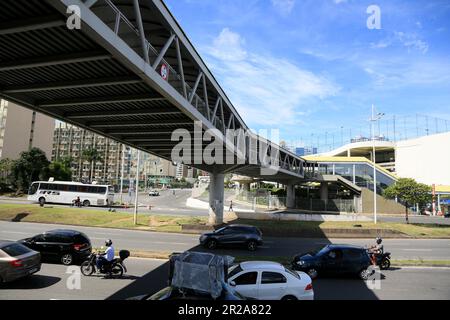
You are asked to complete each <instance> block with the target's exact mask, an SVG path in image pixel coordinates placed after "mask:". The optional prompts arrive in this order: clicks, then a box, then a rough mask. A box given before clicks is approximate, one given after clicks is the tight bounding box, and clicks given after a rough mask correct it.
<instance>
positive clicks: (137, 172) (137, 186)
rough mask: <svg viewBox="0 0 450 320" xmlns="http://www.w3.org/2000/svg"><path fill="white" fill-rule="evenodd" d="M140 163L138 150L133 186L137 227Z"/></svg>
mask: <svg viewBox="0 0 450 320" xmlns="http://www.w3.org/2000/svg"><path fill="white" fill-rule="evenodd" d="M140 161H141V150H138V156H137V165H136V183H135V186H134V190H135V193H134V225H137V214H138V194H139V169H140V168H139V163H140Z"/></svg>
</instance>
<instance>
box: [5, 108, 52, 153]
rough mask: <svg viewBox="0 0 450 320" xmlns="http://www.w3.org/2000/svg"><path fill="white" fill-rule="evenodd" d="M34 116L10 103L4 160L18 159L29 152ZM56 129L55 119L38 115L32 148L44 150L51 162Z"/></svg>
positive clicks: (29, 111)
mask: <svg viewBox="0 0 450 320" xmlns="http://www.w3.org/2000/svg"><path fill="white" fill-rule="evenodd" d="M32 115H33V112H32V111H31V110H29V109H26V108H23V107H20V106H18V105H16V104H14V103H11V102H8V114H7V117H6V124H5V135H4V138H3V150H2V154H1V158H2V159H5V158H9V159H17V158H19V155H20V153H21V152H23V151H27V150H28V147H29V142H30V131H31V122H32ZM54 128H55V120H54V119H52V118H50V117H48V116H45V115H42V114H40V113H37V114H36V122H35V126H34V135H33V144H32V146H33V147H37V148H40V149H42V150H43V151H44V152H45V154H46V155H47V158H48V159H49V160H50V158H51V156H52V145H53V130H54Z"/></svg>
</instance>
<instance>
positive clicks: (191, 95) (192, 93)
mask: <svg viewBox="0 0 450 320" xmlns="http://www.w3.org/2000/svg"><path fill="white" fill-rule="evenodd" d="M202 76H203V72H201V71H200V73H199V74H198V77H197V80H195V84H194V88H192V91H191V93H190V95H189V103H192V99H194V96H195V93H196V92H197V88H198V85H199V83H200V80H201V79H202Z"/></svg>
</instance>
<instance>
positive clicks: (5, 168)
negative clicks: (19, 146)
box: [0, 158, 14, 184]
mask: <svg viewBox="0 0 450 320" xmlns="http://www.w3.org/2000/svg"><path fill="white" fill-rule="evenodd" d="M13 165H14V161H13V160H11V159H8V158H6V159H2V160H0V182H1V183H5V184H8V183H10V181H11V173H12V169H13Z"/></svg>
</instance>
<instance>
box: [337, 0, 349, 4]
mask: <svg viewBox="0 0 450 320" xmlns="http://www.w3.org/2000/svg"><path fill="white" fill-rule="evenodd" d="M346 2H347V0H334V3H336V4H340V3H346Z"/></svg>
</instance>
